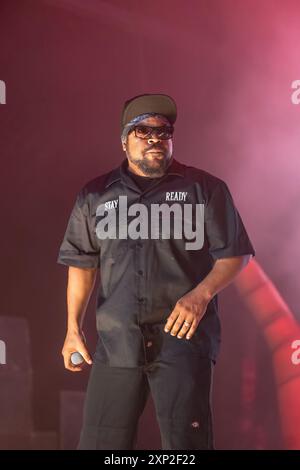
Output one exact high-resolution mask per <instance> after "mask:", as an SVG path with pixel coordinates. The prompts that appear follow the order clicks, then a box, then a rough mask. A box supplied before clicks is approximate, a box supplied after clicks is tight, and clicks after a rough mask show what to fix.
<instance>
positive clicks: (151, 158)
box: [123, 116, 173, 178]
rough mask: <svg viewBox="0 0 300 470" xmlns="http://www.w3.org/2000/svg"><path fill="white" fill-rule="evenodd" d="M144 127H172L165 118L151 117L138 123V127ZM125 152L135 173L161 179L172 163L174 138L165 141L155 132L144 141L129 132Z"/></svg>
mask: <svg viewBox="0 0 300 470" xmlns="http://www.w3.org/2000/svg"><path fill="white" fill-rule="evenodd" d="M143 125H144V126H151V127H162V126H170V123H169V121H168V120H167V119H166V118H164V117H159V116H151V117H148V118H146V119H143V120H142V121H140V122H139V123H138V126H143ZM137 134H138V132H137ZM123 150H124V151H125V152H126V155H127V158H128V166H129V168H130V169H131V170H132V171H133V172H134V173H137V174H139V175H142V176H149V177H152V178H155V177H160V176H162V175H163V174H164V173H165V171H166V169H167V167H168V166H169V164H170V162H171V157H172V152H173V142H172V137H171V138H170V139H167V140H163V139H161V138H160V137H159V136H158V135H157V134H156V133H155V132H154V133H153V134H152V135H151V136H150V137H149V138H146V139H143V138H140V137H137V136H136V134H135V131H134V130H133V131H131V132H129V134H128V136H127V142H126V143H125V144H124V143H123ZM155 152H156V153H155Z"/></svg>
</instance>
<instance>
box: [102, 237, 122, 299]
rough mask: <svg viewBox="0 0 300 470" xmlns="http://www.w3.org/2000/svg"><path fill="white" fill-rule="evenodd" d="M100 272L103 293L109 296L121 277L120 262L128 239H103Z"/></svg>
mask: <svg viewBox="0 0 300 470" xmlns="http://www.w3.org/2000/svg"><path fill="white" fill-rule="evenodd" d="M102 245H103V246H102V249H101V257H100V272H101V283H102V289H103V294H104V296H105V297H107V296H109V295H110V293H111V292H112V290H113V289H114V287H115V285H116V284H117V283H118V282H119V281H120V279H121V277H122V271H123V270H122V263H124V259H125V256H126V255H127V254H128V240H127V239H125V240H119V239H116V240H107V241H105V240H103V241H102Z"/></svg>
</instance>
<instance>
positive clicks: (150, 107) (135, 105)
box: [121, 93, 177, 129]
mask: <svg viewBox="0 0 300 470" xmlns="http://www.w3.org/2000/svg"><path fill="white" fill-rule="evenodd" d="M145 113H156V114H161V115H163V116H165V117H166V118H167V119H168V120H169V122H170V123H171V124H174V122H175V121H176V117H177V107H176V103H175V101H174V100H173V98H171V96H169V95H164V94H150V93H147V94H144V95H137V96H134V97H133V98H131V99H130V100H127V101H125V103H124V107H123V111H122V118H121V127H122V129H123V128H124V126H125V125H126V124H127V123H128V122H130V121H131V120H132V119H133V118H135V117H136V116H139V115H140V114H145Z"/></svg>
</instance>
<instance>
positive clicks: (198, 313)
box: [164, 289, 210, 339]
mask: <svg viewBox="0 0 300 470" xmlns="http://www.w3.org/2000/svg"><path fill="white" fill-rule="evenodd" d="M209 301H210V299H207V297H206V296H205V295H204V294H201V293H200V292H197V291H196V289H193V290H191V291H190V292H188V293H187V294H185V295H184V296H183V297H181V298H180V299H179V300H178V301H177V303H176V305H175V307H174V309H173V311H172V313H171V314H170V315H169V317H168V319H167V323H166V325H165V328H164V330H165V332H166V333H168V332H169V331H170V333H171V335H172V336H176V335H177V338H179V339H180V338H183V336H184V335H186V338H187V339H190V338H191V337H192V336H193V334H194V333H195V331H196V329H197V326H198V324H199V322H200V320H201V319H202V318H203V316H204V314H205V312H206V309H207V305H208V303H209Z"/></svg>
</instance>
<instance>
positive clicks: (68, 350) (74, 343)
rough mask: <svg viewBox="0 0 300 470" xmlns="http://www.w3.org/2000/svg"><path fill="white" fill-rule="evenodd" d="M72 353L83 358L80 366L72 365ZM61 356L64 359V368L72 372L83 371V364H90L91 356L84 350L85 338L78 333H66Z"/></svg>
mask: <svg viewBox="0 0 300 470" xmlns="http://www.w3.org/2000/svg"><path fill="white" fill-rule="evenodd" d="M73 352H79V353H80V354H81V355H82V357H83V358H84V362H83V363H82V364H78V365H76V366H75V365H74V364H72V362H71V354H72V353H73ZM61 353H62V355H63V357H64V363H65V368H66V369H68V370H70V371H72V372H80V371H82V370H83V368H84V366H85V364H86V363H87V364H92V359H91V356H90V354H89V352H88V350H87V348H86V344H85V337H84V334H83V333H80V332H78V333H77V332H67V335H66V338H65V342H64V345H63V349H62V352H61Z"/></svg>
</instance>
